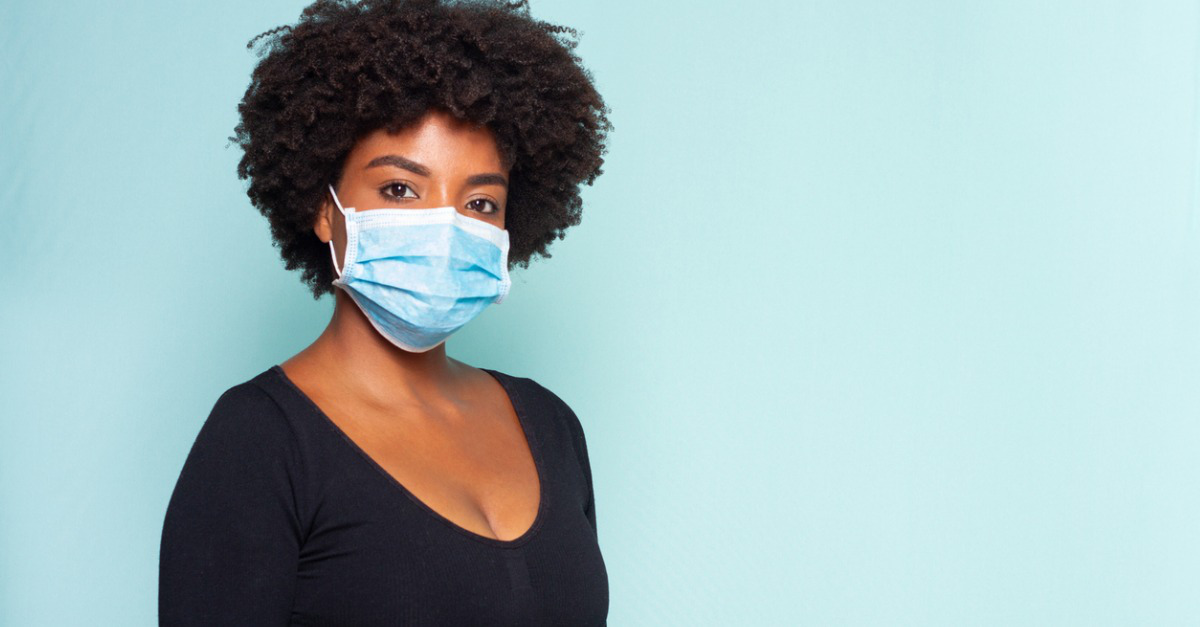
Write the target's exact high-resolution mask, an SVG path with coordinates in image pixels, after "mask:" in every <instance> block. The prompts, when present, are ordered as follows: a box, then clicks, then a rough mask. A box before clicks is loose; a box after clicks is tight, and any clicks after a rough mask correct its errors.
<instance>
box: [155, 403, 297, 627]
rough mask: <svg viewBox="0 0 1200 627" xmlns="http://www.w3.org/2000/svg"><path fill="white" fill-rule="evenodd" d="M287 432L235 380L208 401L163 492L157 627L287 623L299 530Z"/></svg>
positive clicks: (281, 420) (273, 408) (279, 415)
mask: <svg viewBox="0 0 1200 627" xmlns="http://www.w3.org/2000/svg"><path fill="white" fill-rule="evenodd" d="M298 473H299V464H298V463H297V457H296V446H295V435H294V434H293V433H292V431H291V429H290V426H289V423H288V422H287V418H286V417H285V416H284V414H283V411H282V410H281V409H280V408H279V406H278V405H277V404H276V403H275V401H274V400H273V399H272V398H271V397H270V396H269V395H267V393H266V392H265V391H263V390H262V389H261V388H259V387H257V386H255V385H253V384H250V383H244V384H241V385H238V386H235V387H233V388H230V389H229V390H227V391H226V392H225V393H224V394H222V395H221V397H220V398H219V399H218V400H217V402H216V404H215V406H214V407H213V409H212V412H211V413H210V414H209V416H208V419H207V420H206V421H205V422H204V424H203V426H202V427H201V428H200V432H199V434H198V435H197V436H196V440H195V443H194V444H193V445H192V448H191V451H190V452H189V453H188V456H187V459H186V461H185V462H184V465H183V469H182V471H181V472H180V475H179V479H178V481H177V482H176V485H175V489H174V492H173V493H172V494H171V499H170V502H169V504H168V506H167V511H166V516H165V520H164V523H163V532H162V543H161V545H160V550H159V589H158V618H159V624H160V625H166V626H176V625H181V626H182V625H263V626H269V625H286V624H288V622H289V618H290V613H291V608H292V601H293V594H294V590H295V585H296V569H297V567H298V562H299V547H300V545H301V538H302V535H301V534H302V532H301V524H300V520H301V518H300V516H299V514H298V507H297V502H296V490H295V489H294V488H295V487H296V486H297V485H298V482H299V481H300V477H299V474H298Z"/></svg>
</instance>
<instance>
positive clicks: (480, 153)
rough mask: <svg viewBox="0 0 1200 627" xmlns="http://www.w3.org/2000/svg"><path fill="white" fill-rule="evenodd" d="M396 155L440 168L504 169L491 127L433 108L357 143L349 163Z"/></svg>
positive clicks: (357, 165)
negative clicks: (416, 117)
mask: <svg viewBox="0 0 1200 627" xmlns="http://www.w3.org/2000/svg"><path fill="white" fill-rule="evenodd" d="M388 154H395V155H400V156H403V157H405V158H407V159H410V160H413V161H417V162H419V163H422V164H424V165H426V166H428V167H429V168H430V169H431V170H432V171H434V172H437V171H440V170H458V169H465V170H472V171H482V170H484V169H486V170H489V171H499V170H502V167H501V166H502V158H501V155H500V152H499V147H498V146H497V144H496V138H495V134H494V133H492V131H491V129H489V128H488V127H487V126H483V125H476V124H473V123H470V122H466V121H463V120H459V119H457V118H454V117H453V116H451V115H449V114H447V113H444V112H441V111H437V110H431V111H430V112H428V113H426V114H425V115H424V117H422V118H421V119H419V120H417V122H415V123H413V124H410V125H408V126H406V127H404V128H402V129H400V130H399V131H397V132H395V133H389V132H387V129H377V130H375V131H372V132H370V133H368V134H366V135H364V136H363V137H362V138H361V139H359V140H358V142H357V143H356V144H355V145H354V148H353V149H352V150H351V151H350V154H349V155H348V158H347V164H346V165H347V166H348V167H352V168H358V169H361V168H363V167H364V166H365V165H366V164H367V163H368V162H369V161H371V160H372V159H374V158H375V157H379V156H381V155H388Z"/></svg>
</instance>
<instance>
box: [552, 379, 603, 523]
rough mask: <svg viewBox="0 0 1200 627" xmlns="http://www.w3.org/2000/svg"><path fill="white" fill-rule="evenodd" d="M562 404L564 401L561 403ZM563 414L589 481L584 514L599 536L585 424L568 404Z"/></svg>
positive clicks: (585, 476) (581, 466)
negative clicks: (584, 431) (584, 429)
mask: <svg viewBox="0 0 1200 627" xmlns="http://www.w3.org/2000/svg"><path fill="white" fill-rule="evenodd" d="M559 402H560V403H562V401H561V400H560V401H559ZM562 409H563V412H564V413H565V414H566V418H567V424H568V425H570V427H571V433H572V435H573V437H574V444H575V453H576V454H577V455H578V456H579V466H580V468H582V469H583V476H584V478H585V479H587V492H588V496H587V506H586V507H585V508H584V510H583V513H584V514H586V515H587V519H588V522H589V523H591V524H592V531H593V532H594V533H597V537H599V534H598V532H597V529H596V491H595V490H594V489H593V486H592V466H591V461H590V460H589V459H588V450H587V438H586V437H585V436H584V433H583V424H582V423H580V422H579V417H578V416H576V415H575V412H574V411H572V410H571V408H570V407H569V406H568V405H567V404H566V403H562Z"/></svg>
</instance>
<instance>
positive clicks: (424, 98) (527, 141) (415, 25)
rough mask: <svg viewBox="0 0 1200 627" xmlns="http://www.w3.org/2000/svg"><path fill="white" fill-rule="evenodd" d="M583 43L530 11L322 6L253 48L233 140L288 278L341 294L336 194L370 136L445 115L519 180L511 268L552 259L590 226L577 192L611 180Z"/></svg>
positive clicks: (512, 190)
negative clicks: (331, 212)
mask: <svg viewBox="0 0 1200 627" xmlns="http://www.w3.org/2000/svg"><path fill="white" fill-rule="evenodd" d="M578 34H579V33H578V32H577V31H576V30H575V29H573V28H567V27H563V26H557V25H554V24H550V23H547V22H543V21H540V20H536V19H533V18H532V17H530V15H529V7H528V5H527V0H522V1H521V2H516V3H502V2H495V1H493V2H486V1H480V0H474V1H455V2H452V1H449V0H363V1H359V2H353V1H349V0H317V1H316V2H314V3H312V4H311V5H309V6H308V7H307V8H305V9H304V11H303V13H302V14H301V17H300V20H299V23H298V24H296V25H295V26H281V27H279V28H275V29H271V30H269V31H266V32H264V33H262V34H261V35H258V36H257V37H255V38H254V39H251V40H250V42H249V43H247V44H246V47H247V48H253V47H254V45H255V42H256V41H258V40H259V39H263V40H264V42H265V45H264V46H263V47H262V48H261V49H260V50H259V52H258V54H259V57H260V59H261V60H260V61H259V63H258V65H257V66H256V67H255V68H254V72H253V74H252V76H251V81H250V86H249V87H248V88H247V89H246V93H245V96H244V97H243V99H242V101H241V103H240V104H238V113H239V114H240V116H241V119H240V121H239V123H238V125H237V127H236V128H235V129H234V133H235V136H233V137H230V138H229V139H230V141H231V142H235V143H237V144H238V145H239V146H240V147H241V148H242V150H243V151H244V155H243V156H242V159H241V161H240V162H239V164H238V178H239V179H247V178H249V179H250V185H249V188H248V189H247V191H246V193H247V195H248V196H249V197H250V200H251V202H252V203H253V204H254V206H255V207H257V208H258V210H259V211H260V212H261V213H262V214H263V215H264V216H266V218H267V220H268V222H269V223H270V227H271V236H272V239H273V240H274V244H275V245H276V246H277V247H278V248H279V249H280V252H281V254H282V256H283V259H284V261H285V263H286V266H285V267H286V268H287V269H288V270H295V269H297V268H299V269H301V270H302V274H301V279H302V280H303V281H304V282H305V283H306V284H308V285H309V287H310V288H311V289H312V292H313V298H320V297H321V295H322V294H324V293H327V292H328V293H332V291H333V288H332V286H331V284H330V282H331V281H332V280H333V278H334V275H333V268H332V265H331V263H330V259H329V250H328V248H327V245H326V244H324V243H322V242H321V241H320V240H319V239H318V238H317V236H316V235H315V234H314V233H313V224H314V222H315V220H316V217H317V212H318V210H319V208H320V204H321V201H322V200H323V197H324V193H325V190H326V187H325V186H326V183H335V184H336V182H337V181H338V179H339V178H340V175H341V171H342V166H343V163H344V160H345V158H346V156H347V155H348V154H349V152H350V150H351V149H352V148H353V147H354V145H355V143H356V142H357V141H358V140H359V139H360V138H361V137H362V136H364V135H366V134H368V133H371V132H374V131H376V130H380V129H386V130H387V131H388V132H392V133H394V132H397V131H399V130H401V129H403V128H405V127H407V126H408V125H410V124H413V123H415V122H417V121H418V120H419V119H420V118H421V117H422V116H423V115H424V114H425V113H426V112H427V111H428V110H429V109H434V108H436V109H441V110H444V111H447V112H449V113H450V114H452V115H453V116H455V117H456V118H459V119H462V120H465V121H468V122H472V123H475V124H480V125H485V126H486V127H487V128H488V129H489V130H490V131H491V132H492V134H493V135H494V136H495V138H496V143H497V147H498V149H499V151H500V156H501V159H502V161H503V162H504V164H505V167H507V168H509V191H508V204H507V206H506V223H505V228H507V229H508V231H509V239H510V250H509V266H510V268H511V267H512V266H513V265H514V264H516V265H520V266H521V267H528V265H529V261H530V259H531V258H532V256H533V255H535V254H536V255H540V256H542V257H550V253H549V252H548V250H547V248H548V246H549V245H550V244H551V243H552V242H553V241H554V240H557V239H560V238H562V237H563V232H564V231H565V230H566V229H567V228H568V227H570V226H574V225H576V224H579V222H580V215H581V211H582V201H581V200H580V197H579V188H580V184H581V183H586V184H588V185H591V184H592V183H593V182H594V181H595V179H596V177H598V176H599V175H600V174H602V173H603V170H602V169H601V165H602V164H603V163H604V160H603V158H602V156H603V155H604V153H605V152H606V150H607V149H606V147H605V138H606V136H607V134H608V132H609V131H611V130H612V125H611V123H610V122H609V120H608V116H607V114H608V113H610V109H609V108H608V107H607V106H606V105H605V103H604V101H603V99H602V98H601V97H600V94H599V93H597V91H596V88H595V86H594V84H593V78H592V74H591V72H589V71H588V70H587V69H585V68H584V67H583V66H582V65H581V64H580V59H579V57H578V55H576V53H575V52H574V50H575V47H576V45H577V43H578V42H577V41H576V40H577V39H578ZM568 35H569V36H568ZM264 53H265V56H264Z"/></svg>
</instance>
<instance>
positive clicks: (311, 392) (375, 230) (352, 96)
mask: <svg viewBox="0 0 1200 627" xmlns="http://www.w3.org/2000/svg"><path fill="white" fill-rule="evenodd" d="M562 32H571V33H572V34H574V31H571V30H570V29H564V28H561V27H557V26H553V25H550V24H546V23H544V22H540V21H536V20H533V19H532V18H530V17H529V15H528V9H527V8H525V7H523V6H522V5H521V4H518V5H516V6H511V5H500V4H484V3H463V2H458V3H453V4H447V3H443V2H438V1H436V0H410V1H393V2H387V1H382V0H381V1H367V2H361V3H348V2H332V1H319V2H316V3H314V4H313V5H311V6H309V7H308V8H307V9H305V11H304V13H303V15H302V17H301V19H300V21H299V23H298V24H297V25H296V26H295V27H284V28H281V29H275V30H273V31H268V32H267V33H264V35H260V37H263V36H270V37H271V38H270V39H268V42H269V46H268V48H269V49H268V54H267V55H266V56H265V57H264V58H263V59H262V61H261V62H260V63H259V65H258V66H257V68H256V69H255V71H254V74H253V77H252V81H251V84H250V86H249V88H248V89H247V91H246V95H245V98H244V99H243V101H242V103H241V104H240V106H239V112H240V114H241V122H240V123H239V125H238V127H237V129H236V135H237V136H236V137H235V138H234V139H235V140H236V141H237V142H238V144H239V145H240V146H241V148H242V149H243V150H244V151H245V154H244V157H243V159H242V161H241V163H240V165H239V175H240V176H241V177H242V178H248V179H249V180H250V186H249V190H248V194H249V196H250V198H251V200H252V201H253V202H254V204H255V206H256V207H258V209H259V210H260V211H261V212H262V213H263V214H264V215H265V216H266V217H267V219H268V221H269V222H270V226H271V232H272V236H273V238H274V240H275V242H276V243H277V245H278V246H279V248H280V250H281V253H282V255H283V258H284V260H285V262H286V265H287V268H288V269H297V268H298V269H301V270H302V278H303V280H304V281H305V282H306V283H307V284H308V285H309V286H310V287H311V289H312V291H313V294H314V296H315V297H320V296H321V295H322V294H325V293H333V294H334V295H335V304H334V311H333V316H332V319H331V321H330V323H329V325H328V327H327V328H326V329H325V331H324V332H323V333H322V334H321V335H320V337H318V338H317V339H316V341H314V342H313V343H312V345H310V346H308V347H307V348H305V349H304V350H302V351H301V352H300V353H299V354H297V355H295V356H293V357H291V358H290V359H287V360H286V361H284V362H282V363H281V364H279V365H275V366H272V367H271V368H269V369H267V370H266V371H264V372H262V373H260V374H258V375H257V376H255V377H253V378H252V379H250V380H248V381H245V382H242V383H240V384H238V385H235V386H233V387H231V388H230V389H228V390H227V391H226V392H225V393H224V394H223V395H222V396H221V397H220V399H218V400H217V402H216V404H215V406H214V408H213V410H212V413H211V414H210V415H209V417H208V419H207V420H206V421H205V423H204V425H203V427H202V428H201V430H200V433H199V434H198V436H197V438H196V441H195V444H194V445H193V447H192V449H191V451H190V453H189V455H188V457H187V460H186V462H185V464H184V467H183V470H182V472H181V474H180V477H179V480H178V482H177V484H176V487H175V491H174V493H173V494H172V497H171V500H170V504H169V505H168V508H167V512H166V520H165V523H164V528H163V536H162V545H161V555H160V580H159V619H160V623H161V624H164V625H193V624H194V625H235V624H237V625H241V624H245V625H285V624H306V625H307V624H314V625H600V624H604V623H605V621H606V616H607V611H608V581H607V573H606V570H605V566H604V561H603V558H602V556H601V553H600V550H599V546H598V543H597V536H596V515H595V497H594V494H593V491H592V478H591V470H590V467H589V462H588V454H587V445H586V442H585V439H584V433H583V430H582V427H581V425H580V422H579V420H578V418H577V417H576V415H575V414H574V412H572V411H571V409H570V408H569V407H568V406H567V405H566V404H565V403H564V402H563V401H562V400H561V399H559V398H558V397H557V396H556V395H555V394H553V393H552V392H550V391H549V390H547V389H545V388H544V387H542V386H540V385H539V384H537V383H536V382H534V381H533V380H531V379H528V378H522V377H517V376H513V375H509V374H505V373H502V372H498V371H494V370H489V369H479V368H474V367H472V366H469V365H467V364H465V363H462V362H460V361H457V360H455V359H452V358H450V357H448V356H447V355H446V350H445V342H446V339H447V338H448V337H449V336H450V335H451V334H453V332H454V331H455V330H457V329H459V328H461V327H462V326H463V325H465V324H466V323H467V322H469V321H470V320H471V319H472V318H474V317H475V316H476V315H478V314H479V313H480V311H482V310H483V309H484V308H485V307H486V306H488V305H489V304H490V303H496V302H500V301H502V300H503V299H504V298H505V296H506V295H507V293H508V289H509V287H510V285H511V280H510V278H509V275H508V271H509V267H510V266H511V265H514V264H516V265H521V266H523V267H524V266H527V265H528V262H529V260H530V259H531V257H532V256H533V255H535V254H537V255H541V256H545V257H548V256H549V254H548V253H547V246H548V245H549V244H550V243H551V242H552V241H553V240H555V239H557V238H560V237H562V235H563V231H564V230H565V229H566V228H567V227H569V226H572V225H574V224H577V223H578V222H579V215H580V205H581V203H580V198H579V186H580V184H581V183H587V184H589V185H590V184H591V183H592V182H593V181H594V179H595V178H596V177H597V176H598V175H599V174H600V173H601V167H600V166H601V164H602V162H603V160H602V158H601V156H602V154H603V153H604V140H605V137H606V133H607V131H609V130H611V125H610V124H609V122H608V120H607V117H606V112H607V108H606V107H605V106H604V103H603V101H602V100H601V98H600V96H599V95H598V94H597V93H596V90H595V88H594V86H593V84H592V80H591V76H590V74H589V73H588V72H587V71H586V70H585V69H583V68H582V67H581V66H580V65H579V59H578V58H577V57H576V56H575V55H574V54H573V52H572V49H573V47H574V43H573V42H572V41H569V40H568V41H561V40H560V39H559V35H560V34H561V33H562ZM257 39H259V38H258V37H256V38H255V39H254V40H251V42H250V45H253V44H254V42H255V41H256V40H257ZM335 288H336V289H335Z"/></svg>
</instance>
